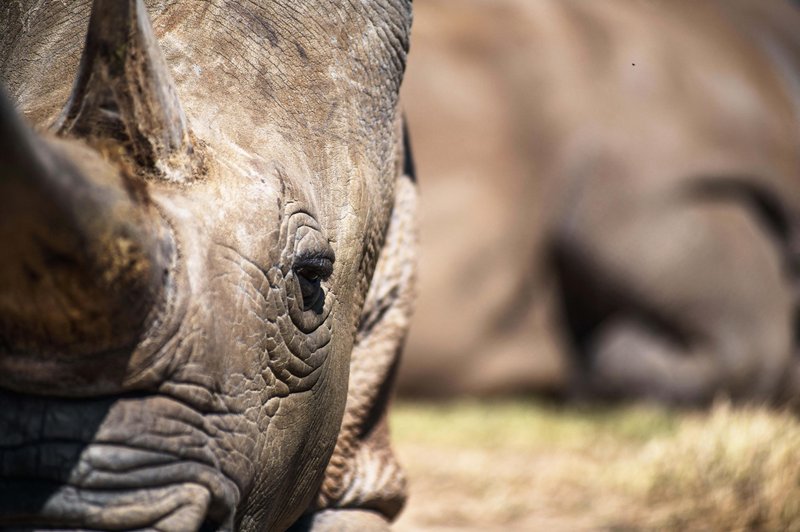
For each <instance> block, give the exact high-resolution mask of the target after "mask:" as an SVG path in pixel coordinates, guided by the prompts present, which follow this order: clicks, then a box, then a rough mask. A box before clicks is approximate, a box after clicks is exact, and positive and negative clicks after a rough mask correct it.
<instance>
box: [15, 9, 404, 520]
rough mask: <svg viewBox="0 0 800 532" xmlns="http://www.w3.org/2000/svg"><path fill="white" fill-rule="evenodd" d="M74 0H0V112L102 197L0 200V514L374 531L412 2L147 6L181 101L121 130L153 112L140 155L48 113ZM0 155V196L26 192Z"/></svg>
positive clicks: (60, 79)
mask: <svg viewBox="0 0 800 532" xmlns="http://www.w3.org/2000/svg"><path fill="white" fill-rule="evenodd" d="M90 4H91V2H89V1H86V0H80V1H74V2H60V1H44V2H41V1H35V0H23V1H20V2H16V1H15V2H4V3H3V5H2V6H0V81H1V82H2V85H3V86H4V88H5V90H6V92H7V99H8V100H10V104H9V105H6V106H5V107H4V108H3V109H2V112H0V117H3V118H2V119H3V121H4V124H6V123H9V124H10V123H11V120H10V119H9V118H8V116H10V114H11V112H10V111H9V109H10V108H11V106H12V104H13V107H14V108H16V110H17V112H19V113H20V114H21V115H22V116H24V119H25V121H26V122H27V124H30V125H32V126H33V128H34V130H35V131H36V132H37V134H36V137H37V138H40V139H41V140H37V141H36V142H39V143H41V146H46V150H48V152H52V153H53V154H55V155H52V161H55V162H54V163H52V164H51V165H50V167H49V168H51V169H52V168H55V170H53V171H54V172H56V174H58V175H62V174H63V175H67V174H69V175H73V174H74V175H75V176H78V177H76V178H75V183H77V184H78V185H80V186H81V187H82V186H84V182H85V183H89V184H86V185H85V186H86V189H87V190H94V189H97V190H101V191H104V192H103V194H105V195H104V196H99V197H101V200H98V201H97V202H94V203H93V201H94V200H93V199H92V198H91V197H89V199H88V200H87V199H85V197H84V196H80V194H79V193H78V192H74V197H72V196H71V195H73V192H70V191H74V190H76V186H77V185H73V186H67V187H66V188H65V190H66V192H64V191H61V192H57V193H56V194H54V195H51V196H48V199H47V201H48V202H50V203H47V205H49V206H50V207H48V208H44V207H42V205H44V202H42V205H37V204H35V203H36V201H34V200H36V198H38V196H36V195H35V194H33V193H32V194H31V195H32V197H34V200H31V201H32V203H31V205H30V206H31V207H32V208H30V209H29V208H27V207H19V208H13V209H12V208H11V207H9V208H8V209H7V210H6V212H0V239H5V240H3V241H2V242H0V245H3V244H4V243H8V244H7V246H4V247H5V249H14V250H21V251H19V254H22V253H30V255H25V256H24V257H22V258H21V259H19V260H17V258H16V257H17V254H15V255H13V256H12V255H9V256H5V255H4V259H3V260H4V263H5V266H4V267H5V269H3V270H0V293H1V294H2V295H1V296H0V528H4V527H12V528H14V529H36V528H48V529H51V528H55V529H93V530H95V529H96V530H122V529H124V530H136V529H157V530H170V531H172V530H174V531H178V530H180V531H184V530H253V531H261V530H284V529H287V528H288V527H290V526H291V525H292V524H293V523H295V522H296V521H298V520H299V519H300V518H301V516H302V515H303V514H307V517H305V518H303V519H302V520H301V521H300V522H298V523H297V529H307V528H313V529H323V530H324V529H331V528H330V527H331V526H332V527H333V529H337V530H343V529H345V528H347V527H356V528H358V529H381V528H385V527H386V526H387V523H388V522H389V521H390V520H391V519H392V518H393V517H394V516H395V515H396V514H397V512H398V511H399V510H400V508H401V507H402V504H403V501H404V497H405V483H404V479H403V476H402V472H401V471H400V469H399V467H398V466H397V464H396V462H395V460H394V458H393V456H392V453H391V449H390V447H389V443H388V434H387V429H386V425H385V409H386V403H387V397H388V395H389V393H388V391H389V388H390V386H391V378H392V375H393V374H394V367H395V364H396V357H397V353H398V351H399V347H400V344H401V343H402V339H403V337H404V334H405V329H406V326H407V322H408V317H409V315H410V307H411V304H410V303H411V285H412V281H413V270H414V269H413V234H414V231H413V210H414V195H415V192H414V183H413V181H412V179H411V176H410V173H409V168H410V166H409V164H408V162H407V160H406V159H407V154H406V151H405V149H404V140H403V134H402V125H401V122H400V118H399V113H398V111H397V101H398V91H399V87H400V82H401V79H402V75H403V70H404V64H405V55H406V50H407V46H408V32H409V25H410V2H405V1H403V0H379V1H375V2H369V3H331V2H327V1H325V0H320V1H308V2H302V3H294V2H288V1H282V0H270V1H255V2H239V1H232V0H230V1H229V0H223V1H213V2H212V1H194V2H190V1H182V0H167V1H163V0H161V1H156V0H152V1H149V0H148V1H146V2H144V5H146V7H147V12H146V13H145V16H146V15H148V14H149V17H150V20H151V21H152V30H153V35H154V38H155V39H156V41H157V44H158V45H159V46H160V50H161V53H163V60H164V61H163V62H164V64H165V65H166V68H167V69H168V71H169V75H168V76H166V77H165V79H166V78H167V77H170V76H171V79H172V80H174V95H176V96H177V99H178V100H179V102H180V104H181V105H182V113H183V115H181V112H180V110H178V109H177V107H176V108H171V109H167V110H166V111H165V112H163V113H160V114H159V113H158V112H156V113H154V116H155V118H153V120H152V123H151V122H147V125H143V124H139V125H135V126H131V127H139V126H141V127H142V128H143V131H145V132H146V133H151V132H152V131H154V130H156V129H159V128H160V129H159V131H160V133H159V134H161V133H163V135H162V136H161V138H162V140H163V145H158V146H157V149H155V150H154V151H153V153H150V152H148V151H147V150H146V149H145V151H141V150H139V151H137V149H138V148H141V146H138V147H136V149H134V148H131V147H130V144H131V143H128V144H124V143H121V142H120V141H119V139H117V138H113V136H110V135H111V133H109V131H111V132H112V133H114V134H118V131H115V130H113V128H108V127H106V129H103V128H104V127H105V126H103V120H109V121H111V122H113V120H116V118H117V117H116V116H115V115H114V113H110V112H106V111H104V110H103V108H102V107H96V108H90V109H89V110H88V111H86V109H85V108H87V107H91V104H88V103H85V104H84V105H83V108H81V107H80V106H79V105H78V106H75V105H73V108H74V111H70V110H69V109H70V107H69V105H68V102H70V101H71V100H70V92H71V91H72V88H73V80H75V79H76V76H77V75H78V74H77V72H78V66H79V60H80V57H81V52H82V50H83V49H84V39H85V35H86V32H87V25H88V21H89V16H90V8H91V5H90ZM121 5H122V4H120V6H121ZM120 46H121V47H120V48H119V49H112V50H111V56H110V57H112V60H113V58H116V57H125V53H126V48H125V47H124V46H122V45H120ZM125 46H127V45H125ZM131 46H132V45H131ZM156 48H158V47H156ZM114 54H116V55H114ZM131 57H133V60H134V61H142V60H143V59H142V58H143V57H145V58H146V54H144V53H143V52H142V53H138V54H133V55H132V56H131ZM156 70H157V69H156ZM112 71H113V69H112ZM142 71H144V72H149V71H148V70H147V68H144V70H142ZM137 72H139V71H137ZM98 76H99V74H98ZM111 79H112V80H113V79H114V78H113V74H112V77H111ZM110 84H111V82H110V81H108V80H106V81H105V82H103V83H99V84H96V85H97V87H99V89H98V90H100V91H101V93H102V90H103V88H104V87H106V86H110ZM78 86H80V83H79V84H78ZM140 87H145V88H144V89H140V92H142V93H144V92H146V90H148V89H147V87H148V85H147V83H143V84H141V85H140ZM136 92H137V91H129V92H127V93H126V94H127V96H126V97H128V96H130V97H132V98H133V99H134V100H135V99H136V98H142V97H143V96H141V95H137V94H136ZM154 94H155V93H154ZM131 95H132V96H131ZM172 96H173V95H171V93H168V92H163V93H159V96H158V98H163V99H164V102H166V104H164V105H165V109H166V107H167V106H168V105H167V104H169V102H170V101H171V100H170V98H172ZM3 97H4V98H6V97H5V96H3ZM75 97H76V96H75V94H73V98H75ZM86 98H87V101H88V97H86ZM125 101H127V100H125ZM164 102H162V103H164ZM104 105H108V104H107V103H105V104H104ZM133 108H134V109H136V110H137V112H141V109H143V108H144V107H142V106H140V107H136V106H134V107H133ZM93 109H94V110H93ZM62 110H66V111H62ZM95 110H96V111H97V112H95ZM161 110H162V109H160V108H159V107H158V106H156V111H161ZM84 112H85V114H83V115H82V114H81V113H84ZM3 113H5V115H3ZM93 113H94V114H93ZM104 113H105V114H104ZM117 113H118V114H120V115H124V112H123V111H119V110H117ZM156 115H158V116H156ZM137 116H138V115H137ZM87 117H88V118H87ZM165 117H166V118H165ZM123 118H124V116H123ZM183 119H185V124H184V125H185V126H186V129H182V126H180V124H178V122H180V121H181V120H183ZM162 122H163V123H162ZM113 123H115V122H113ZM20 124H23V122H22V121H20ZM15 127H16V126H15ZM20 127H22V126H20ZM146 128H151V129H150V130H147V129H146ZM169 128H173V130H170V131H166V132H164V131H165V130H166V129H169ZM56 137H58V138H56ZM130 137H131V138H135V136H134V135H133V134H131V135H130ZM31 138H33V137H31ZM164 139H166V140H164ZM2 140H3V142H8V141H9V139H6V138H3V139H2ZM13 142H14V143H16V142H17V139H14V140H13ZM31 142H32V143H33V142H34V141H33V140H31ZM170 143H174V146H173V145H172V144H170ZM189 143H191V147H190V148H187V146H190V144H189ZM14 145H15V146H16V144H14ZM142 146H145V148H148V147H147V146H146V145H145V144H142ZM14 149H16V148H14ZM148 149H149V148H148ZM42 150H45V148H42ZM159 150H160V151H159ZM34 151H35V150H34ZM9 153H12V155H5V157H7V158H8V157H12V158H13V150H12V151H10V152H9ZM143 153H144V155H142V154H143ZM148 158H150V159H153V158H155V159H156V163H157V164H155V163H154V164H151V165H150V166H147V165H146V164H145V163H144V162H148V161H149V162H152V161H151V160H150V159H148ZM143 161H144V162H143ZM45 166H46V165H45ZM73 166H74V167H75V168H77V169H76V170H74V171H73V170H70V171H69V172H67V171H66V170H65V168H67V167H69V168H72V167H73ZM15 171H16V170H14V169H11V170H9V168H7V167H0V178H1V179H6V181H7V183H9V184H8V185H7V186H8V187H9V189H3V191H4V192H7V191H8V190H16V189H14V188H13V187H16V186H18V187H23V188H24V187H27V186H28V185H27V184H23V185H18V184H17V181H14V179H17V177H19V176H17V174H15V173H14V172H15ZM26 171H27V169H23V171H22V172H21V173H19V175H22V177H23V178H26V177H25V175H23V174H25V172H26ZM98 175H101V176H103V177H102V179H101V178H95V177H94V176H98ZM8 176H11V177H8ZM15 176H17V177H15ZM86 176H88V177H86ZM95 181H97V183H98V184H95ZM22 182H23V183H25V181H22ZM0 184H2V185H3V186H5V184H4V183H2V182H0ZM37 186H38V185H37ZM41 186H43V187H44V188H45V189H46V190H50V189H49V188H47V187H50V186H51V184H50V183H49V182H46V183H45V184H44V185H41ZM93 187H94V188H93ZM78 188H80V187H78ZM20 190H22V188H21V189H20ZM59 190H60V189H59ZM81 190H82V189H81ZM98 194H99V193H98ZM90 196H91V195H90ZM106 196H107V197H108V198H111V199H108V200H105V199H102V198H105V197H106ZM20 197H22V196H20ZM26 197H27V196H26ZM112 199H113V201H116V202H118V203H108V202H109V201H112ZM79 200H80V201H85V202H88V205H89V206H90V208H91V209H96V212H95V211H92V214H91V215H86V216H84V214H82V213H81V212H82V211H81V208H82V207H81V206H80V205H83V204H80V205H79V206H77V207H76V206H75V205H76V204H75V203H70V202H77V201H79ZM37 201H38V200H37ZM9 204H11V203H9ZM51 204H52V205H51ZM106 204H108V205H111V206H110V207H108V208H105V207H102V208H101V206H102V205H106ZM117 204H119V205H121V206H122V207H119V208H117V207H116V205H117ZM26 205H27V204H26ZM36 207H39V208H36ZM123 207H124V209H127V210H125V211H124V212H123V210H122V209H123ZM48 209H50V210H48ZM70 209H74V210H76V211H81V212H78V213H77V214H74V213H73V211H72V210H70ZM62 211H63V212H66V213H68V214H69V213H72V214H70V215H69V216H67V215H64V216H63V217H62V218H63V220H67V221H68V223H62V224H61V225H58V224H59V223H61V222H62V218H59V216H60V213H62ZM128 211H130V212H131V214H130V215H128V214H126V213H128ZM50 212H54V213H55V214H52V220H54V221H51V217H49V216H51V215H50V214H49V213H50ZM86 212H89V211H86ZM120 213H122V214H120ZM128 216H130V217H131V218H130V219H132V220H133V221H131V222H130V224H133V225H131V227H132V229H131V228H129V227H128V225H126V224H129V222H128V221H127V220H128V219H129V218H128ZM106 217H107V218H108V220H107V219H106ZM76 219H77V220H78V221H77V222H74V220H76ZM118 219H119V220H118ZM112 220H113V223H112ZM73 222H74V226H75V227H77V228H78V229H75V228H74V227H73V226H72V225H71V224H73ZM48 224H49V225H48ZM115 224H116V225H115ZM137 224H138V225H137ZM118 226H119V227H118ZM106 227H112V228H114V229H113V230H114V231H117V232H113V231H112V232H111V233H109V231H111V229H109V230H108V231H106V229H105V228H106ZM120 228H121V229H120ZM142 228H144V229H142ZM79 230H80V231H84V232H81V233H80V234H78V231H79ZM104 231H105V232H104ZM137 231H138V232H137ZM95 232H96V233H97V234H101V235H106V236H108V234H111V236H108V241H109V242H111V243H110V244H109V242H106V241H105V240H102V241H101V240H93V239H90V238H89V236H93V235H94V234H95ZM62 233H63V234H62ZM29 234H30V235H38V236H37V238H41V239H42V242H41V243H40V242H39V240H35V241H34V240H33V239H27V240H26V239H25V238H23V237H20V236H18V235H23V236H24V235H29ZM15 235H17V236H15ZM87 235H88V236H87ZM119 235H128V236H119ZM138 238H141V239H142V241H143V242H144V241H147V242H151V241H152V242H155V244H153V245H152V246H151V248H152V249H151V248H147V249H151V253H150V254H149V255H148V254H145V253H144V252H142V253H139V252H140V251H141V249H140V248H142V249H144V248H146V246H138V244H137V242H138V240H137V239H138ZM126 239H129V240H130V242H132V243H131V244H130V245H128V244H126V242H128V241H129V240H126ZM148 239H149V240H148ZM112 244H113V245H112ZM8 246H12V247H11V248H9V247H8ZM126 246H127V247H126ZM51 249H53V250H57V251H59V252H60V253H61V254H60V255H58V254H56V251H52V252H50V251H48V252H46V251H47V250H51ZM98 250H99V251H98ZM48 253H49V254H48ZM137 253H139V254H137ZM59 257H61V260H59ZM22 264H27V268H28V269H27V270H25V269H24V268H23V267H22V266H20V265H22ZM17 267H18V269H14V268H17ZM24 271H29V272H31V271H32V273H30V276H29V277H25V275H23V274H22V273H20V272H24ZM86 272H89V273H86ZM120 294H121V295H120ZM123 318H124V320H123ZM348 382H349V383H350V384H349V387H348ZM317 511H320V512H322V513H321V514H320V515H321V516H322V517H320V518H317V517H316V514H315V512H317ZM365 523H366V524H368V525H367V526H362V524H365ZM326 527H328V528H326Z"/></svg>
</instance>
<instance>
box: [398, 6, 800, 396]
mask: <svg viewBox="0 0 800 532" xmlns="http://www.w3.org/2000/svg"><path fill="white" fill-rule="evenodd" d="M416 16H417V22H416V25H415V37H414V39H415V40H414V42H415V47H414V51H413V53H412V56H411V60H410V63H409V75H408V77H407V83H406V85H405V87H404V91H405V92H404V98H405V100H406V101H407V102H409V103H408V106H407V107H408V115H409V121H410V123H411V125H412V127H413V129H414V131H415V137H414V142H415V146H416V155H417V162H418V165H419V168H420V173H421V174H422V175H425V176H426V179H425V183H426V194H425V196H424V199H425V201H424V203H423V209H422V211H421V220H422V228H421V234H422V241H421V254H420V258H421V260H420V294H421V297H420V300H419V302H418V305H417V306H418V309H417V312H416V314H415V322H414V324H413V325H412V329H411V330H412V333H411V336H410V337H409V345H408V350H407V353H406V358H405V364H404V366H403V368H402V371H401V373H400V375H399V388H400V392H401V393H404V394H407V395H427V396H431V395H433V396H436V395H438V396H447V395H454V394H461V395H475V394H479V395H504V394H515V393H517V394H519V393H530V392H538V393H550V394H555V395H559V396H579V397H588V398H597V397H605V398H645V399H651V400H655V401H662V402H666V403H677V404H685V405H702V404H707V403H708V402H710V401H712V400H713V399H714V398H715V397H717V396H719V395H725V396H729V397H732V398H734V399H737V400H750V401H756V402H783V401H786V400H790V399H792V398H794V397H796V394H797V387H796V371H797V363H796V349H797V344H796V332H795V330H796V326H797V325H796V312H797V310H796V309H797V299H796V283H797V278H796V272H797V250H798V247H797V242H798V236H797V235H798V225H797V223H798V222H797V220H798V213H800V203H799V201H800V186H798V180H797V175H798V168H800V152H798V150H797V146H798V144H800V131H799V130H798V126H797V124H798V123H800V121H799V120H798V117H800V91H799V90H798V87H800V33H798V32H797V31H796V28H797V27H798V26H800V13H798V11H797V9H796V6H792V5H790V4H789V3H787V2H782V1H777V2H758V1H748V0H741V1H707V2H691V1H673V0H663V1H661V0H646V1H627V0H618V1H606V2H585V1H580V0H575V1H571V0H566V1H556V0H553V1H550V0H544V1H539V2H524V1H521V0H520V1H518V0H501V1H497V2H495V1H491V2H490V1H485V0H468V1H466V2H456V1H453V0H430V1H429V2H426V3H424V4H422V3H421V4H420V5H419V6H417V15H416ZM433 117H436V118H435V119H434V118H433Z"/></svg>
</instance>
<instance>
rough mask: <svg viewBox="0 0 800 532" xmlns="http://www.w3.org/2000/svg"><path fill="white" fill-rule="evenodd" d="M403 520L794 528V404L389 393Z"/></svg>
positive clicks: (797, 468)
mask: <svg viewBox="0 0 800 532" xmlns="http://www.w3.org/2000/svg"><path fill="white" fill-rule="evenodd" d="M391 421H392V430H393V433H394V440H395V442H396V446H397V449H398V453H399V455H400V457H401V460H402V461H403V462H404V463H405V465H406V466H407V469H408V471H409V475H410V480H411V493H412V498H411V501H410V504H409V507H408V510H407V511H406V513H405V515H404V516H403V517H402V519H401V521H400V522H399V523H398V527H397V529H398V530H436V529H446V528H451V527H453V528H457V529H462V530H469V529H473V530H495V529H496V530H514V529H517V530H528V529H547V530H598V529H601V530H620V531H621V530H709V529H713V530H798V531H800V423H798V420H797V419H796V418H795V417H794V416H793V415H792V414H791V413H789V412H780V411H770V410H766V409H758V408H744V409H737V408H733V407H731V406H730V405H729V404H726V403H720V404H717V405H716V406H715V407H714V408H712V409H711V410H710V411H709V412H690V413H685V412H684V413H680V412H674V411H670V410H667V409H664V408H659V407H654V406H632V407H608V408H599V407H591V408H590V407H584V408H575V407H561V406H553V405H549V404H541V403H536V402H501V403H480V402H466V403H454V404H445V405H429V404H408V403H405V404H404V403H401V404H399V405H396V408H395V410H394V413H393V415H392V420H391Z"/></svg>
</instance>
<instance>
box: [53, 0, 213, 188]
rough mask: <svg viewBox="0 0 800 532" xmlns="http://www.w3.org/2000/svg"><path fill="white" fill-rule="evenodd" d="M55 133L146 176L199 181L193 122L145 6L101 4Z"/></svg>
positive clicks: (123, 0)
mask: <svg viewBox="0 0 800 532" xmlns="http://www.w3.org/2000/svg"><path fill="white" fill-rule="evenodd" d="M55 130H56V131H57V133H58V134H59V135H63V136H69V137H77V138H81V139H84V140H86V141H88V142H89V143H90V144H91V145H93V146H94V147H95V148H97V149H99V150H101V151H105V152H106V156H107V157H108V156H110V157H111V158H116V159H121V160H118V161H117V162H119V163H127V164H128V165H129V166H130V167H131V168H133V169H135V173H137V174H139V175H142V176H144V177H146V178H166V179H169V180H172V181H184V180H186V179H188V178H189V177H190V176H192V173H193V169H194V168H196V167H197V164H196V162H197V161H196V157H195V156H194V150H193V148H192V142H191V138H190V133H189V130H188V128H187V125H186V117H185V115H184V113H183V110H182V108H181V105H180V102H179V100H178V96H177V92H176V90H175V87H174V84H173V81H172V78H171V76H170V74H169V72H168V69H167V65H166V62H165V60H164V57H163V54H162V52H161V49H160V47H159V45H158V42H157V41H156V39H155V37H154V35H153V29H152V27H151V25H150V19H149V17H148V14H147V11H146V8H145V6H144V4H143V3H142V0H94V3H93V5H92V13H91V18H90V20H89V31H88V34H87V37H86V44H85V46H84V50H83V56H82V57H81V62H80V66H79V71H78V76H77V79H76V81H75V85H74V87H73V90H72V94H71V96H70V98H69V101H68V103H67V105H66V107H65V108H64V110H63V111H62V113H61V116H60V118H59V120H58V121H57V123H56V125H55ZM108 148H110V150H109V149H108Z"/></svg>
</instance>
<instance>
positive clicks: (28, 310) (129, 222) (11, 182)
mask: <svg viewBox="0 0 800 532" xmlns="http://www.w3.org/2000/svg"><path fill="white" fill-rule="evenodd" d="M0 89H2V88H0ZM0 249H2V257H3V259H2V260H0V360H2V359H3V358H4V355H3V353H5V354H6V355H8V354H9V353H12V354H14V353H16V354H17V355H19V356H22V357H23V358H25V357H29V356H34V354H36V356H39V355H43V354H46V353H51V354H52V353H55V354H56V355H57V356H67V355H69V356H74V354H75V353H84V354H91V353H97V352H109V351H113V350H115V349H122V348H126V347H127V346H130V345H133V344H135V343H136V342H137V339H138V338H139V336H138V335H141V334H142V332H143V331H144V330H145V328H146V327H147V326H148V325H149V323H151V322H152V319H149V318H151V317H152V316H153V315H154V312H156V310H157V308H158V306H159V304H160V302H161V301H163V300H164V297H165V290H166V289H167V287H168V279H169V277H168V271H169V269H170V267H171V264H172V260H173V256H174V250H173V244H172V236H171V232H170V231H169V229H168V226H167V224H166V222H164V221H163V219H162V218H161V217H160V216H159V215H158V214H157V212H156V209H155V207H154V206H153V205H152V204H151V202H150V201H149V200H148V199H147V196H146V194H145V191H144V183H143V182H142V181H141V180H139V179H138V178H133V179H132V178H129V177H126V175H125V174H124V173H123V172H121V171H120V169H119V168H117V167H115V166H114V165H112V164H110V163H109V162H107V161H106V160H105V159H103V158H102V157H101V156H100V154H99V153H98V152H97V151H96V150H94V149H91V148H89V147H86V146H85V145H84V143H83V142H80V141H75V140H70V139H59V138H55V137H53V138H50V137H46V136H40V135H38V134H36V133H35V132H34V131H33V130H32V129H31V128H30V127H29V126H28V125H27V124H26V123H25V122H24V121H23V119H22V117H21V116H20V115H19V114H18V113H17V111H16V110H15V109H14V107H13V105H12V103H11V101H10V99H9V98H8V97H7V96H6V94H5V92H4V91H3V90H0ZM23 355H24V356H23ZM19 356H17V357H16V358H15V360H18V361H21V360H22V359H20V358H19ZM7 360H8V359H7V358H6V361H7ZM48 360H49V358H48ZM69 360H72V359H71V358H69ZM0 365H2V364H0Z"/></svg>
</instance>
